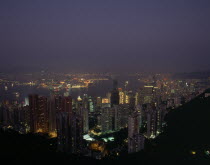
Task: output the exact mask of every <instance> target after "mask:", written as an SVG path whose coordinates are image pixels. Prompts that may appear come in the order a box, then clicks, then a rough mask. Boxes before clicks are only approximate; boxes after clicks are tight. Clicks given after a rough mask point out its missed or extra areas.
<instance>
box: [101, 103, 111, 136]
mask: <svg viewBox="0 0 210 165" xmlns="http://www.w3.org/2000/svg"><path fill="white" fill-rule="evenodd" d="M113 117H114V114H113V108H110V107H105V108H102V109H101V122H100V123H101V131H102V132H103V133H106V132H108V131H112V130H113V126H114V123H113V122H114V120H113Z"/></svg>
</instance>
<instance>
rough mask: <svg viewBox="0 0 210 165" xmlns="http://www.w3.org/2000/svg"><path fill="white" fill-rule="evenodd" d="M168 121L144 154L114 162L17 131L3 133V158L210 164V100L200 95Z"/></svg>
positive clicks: (0, 148) (10, 161)
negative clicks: (67, 150)
mask: <svg viewBox="0 0 210 165" xmlns="http://www.w3.org/2000/svg"><path fill="white" fill-rule="evenodd" d="M206 92H209V93H210V90H207V91H206ZM166 120H167V125H168V126H167V128H166V130H165V132H164V133H163V134H161V135H160V136H159V137H158V138H157V139H155V140H153V141H149V142H147V144H146V148H145V150H144V151H142V152H139V153H136V154H131V155H123V156H119V157H116V158H115V159H110V158H109V159H104V160H94V159H91V158H88V157H82V156H81V157H80V156H74V155H67V154H63V153H58V152H55V150H56V141H55V139H49V138H47V136H40V135H32V134H28V135H20V134H18V133H16V132H14V131H7V132H4V131H1V132H0V157H1V160H2V161H4V162H5V163H4V164H52V163H54V164H121V163H126V164H131V163H132V164H134V163H135V164H136V163H137V164H145V165H146V164H152V165H154V164H156V165H157V164H210V154H209V151H210V97H205V94H201V95H200V96H198V97H197V98H195V99H193V100H192V101H190V102H189V103H186V104H185V105H183V106H181V107H179V108H177V109H175V110H173V111H171V112H170V113H169V114H168V115H167V117H166Z"/></svg>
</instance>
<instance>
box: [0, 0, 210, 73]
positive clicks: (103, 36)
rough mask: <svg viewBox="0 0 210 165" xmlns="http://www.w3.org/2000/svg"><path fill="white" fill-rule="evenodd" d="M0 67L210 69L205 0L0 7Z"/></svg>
mask: <svg viewBox="0 0 210 165" xmlns="http://www.w3.org/2000/svg"><path fill="white" fill-rule="evenodd" d="M0 68H1V69H2V70H3V69H8V68H9V69H17V68H22V69H23V68H25V69H26V68H27V69H29V68H47V69H49V70H55V71H66V72H68V71H69V72H72V71H80V72H86V71H90V72H92V71H97V72H98V71H103V72H104V71H117V72H118V71H122V72H125V71H128V72H134V71H135V72H141V71H157V72H191V71H204V70H210V0H65V1H64V0H56V1H55V0H33V1H32V0H0Z"/></svg>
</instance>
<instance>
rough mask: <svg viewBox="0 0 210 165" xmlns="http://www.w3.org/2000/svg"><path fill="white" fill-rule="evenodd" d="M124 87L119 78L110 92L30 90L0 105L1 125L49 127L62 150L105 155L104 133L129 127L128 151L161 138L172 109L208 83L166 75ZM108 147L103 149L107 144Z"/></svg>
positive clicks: (38, 130)
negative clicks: (135, 87)
mask: <svg viewBox="0 0 210 165" xmlns="http://www.w3.org/2000/svg"><path fill="white" fill-rule="evenodd" d="M127 86H128V81H126V82H125V85H124V86H123V87H122V88H120V87H119V86H118V82H117V81H116V80H114V81H113V89H112V90H111V91H110V92H109V93H108V94H107V95H106V97H101V96H98V97H92V96H88V95H87V94H85V95H83V96H81V97H78V98H77V99H75V98H74V99H73V98H72V97H71V96H69V94H68V93H64V95H58V94H55V93H52V94H51V96H50V97H46V96H40V95H29V96H28V98H27V99H26V100H25V102H24V103H22V104H17V103H16V104H14V103H10V102H7V101H4V102H2V103H1V105H0V125H1V127H2V128H4V129H7V128H12V129H14V130H16V131H18V132H20V133H22V134H26V133H45V134H49V136H50V137H53V138H57V151H61V152H67V153H75V154H84V155H89V156H94V157H97V158H98V157H100V156H98V155H97V156H95V155H96V154H95V152H93V151H96V150H97V151H99V152H101V155H103V156H104V155H105V154H104V153H105V152H107V150H106V149H105V144H106V141H99V140H95V139H94V137H95V136H101V135H106V134H111V133H114V132H118V131H120V130H121V129H127V130H128V131H127V133H128V135H127V138H126V139H125V141H126V144H127V146H126V147H127V152H128V153H134V152H138V151H140V150H142V149H144V141H145V138H148V139H153V138H156V137H157V136H158V135H159V134H160V133H161V132H162V131H163V128H164V126H165V122H164V117H165V115H166V114H167V113H168V111H169V110H170V109H174V108H176V107H179V106H181V105H182V104H184V103H186V102H187V101H190V100H191V99H192V98H194V97H195V96H197V95H199V94H200V93H202V92H203V91H204V90H205V89H206V88H207V87H206V86H205V85H202V84H199V81H198V80H193V79H190V80H165V79H161V78H157V77H153V78H152V79H151V80H150V81H146V82H145V85H144V86H143V87H141V88H139V89H138V90H136V91H131V90H129V89H128V88H127ZM101 148H103V149H101Z"/></svg>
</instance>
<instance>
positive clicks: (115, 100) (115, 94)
mask: <svg viewBox="0 0 210 165" xmlns="http://www.w3.org/2000/svg"><path fill="white" fill-rule="evenodd" d="M119 100H120V96H119V90H118V83H117V80H114V81H113V90H112V92H111V107H113V106H114V105H119Z"/></svg>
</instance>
